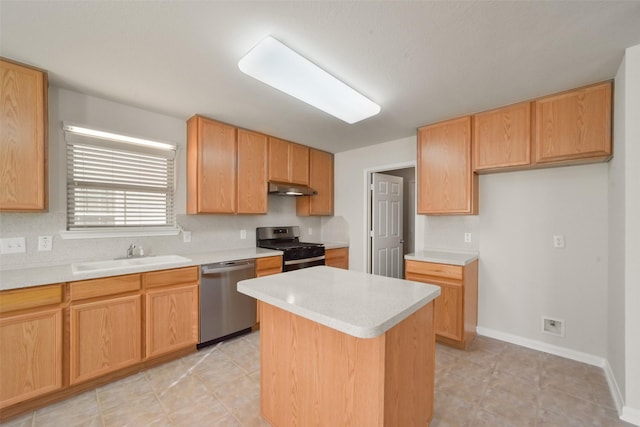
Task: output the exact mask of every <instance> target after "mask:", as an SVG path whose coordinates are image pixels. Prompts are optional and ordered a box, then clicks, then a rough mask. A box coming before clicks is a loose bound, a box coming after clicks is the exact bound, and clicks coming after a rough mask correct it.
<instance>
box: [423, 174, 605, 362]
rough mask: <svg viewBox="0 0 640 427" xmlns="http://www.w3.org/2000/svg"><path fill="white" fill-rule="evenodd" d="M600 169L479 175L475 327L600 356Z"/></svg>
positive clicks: (602, 235) (602, 351)
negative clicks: (556, 323) (545, 328)
mask: <svg viewBox="0 0 640 427" xmlns="http://www.w3.org/2000/svg"><path fill="white" fill-rule="evenodd" d="M607 169H608V166H607V164H606V163H601V164H594V165H583V166H570V167H559V168H552V169H540V170H533V171H521V172H508V173H500V174H492V175H483V176H481V177H480V222H479V234H480V270H479V301H478V326H479V327H481V328H484V329H488V330H490V331H496V332H499V333H501V334H510V335H513V336H517V337H519V338H521V339H525V340H533V341H537V342H542V343H547V344H550V345H555V346H559V347H564V348H568V349H571V350H573V351H576V352H580V353H585V354H586V355H592V356H598V357H601V358H604V356H605V355H606V320H607V318H606V301H607V256H608V253H607ZM554 235H564V236H565V243H566V247H565V248H564V249H556V248H554V247H553V236H554ZM425 239H427V240H428V237H425ZM543 315H545V316H550V317H552V318H560V319H563V320H564V321H565V337H564V338H560V337H556V336H552V335H548V334H543V333H542V332H541V329H542V328H541V324H542V320H541V318H542V316H543Z"/></svg>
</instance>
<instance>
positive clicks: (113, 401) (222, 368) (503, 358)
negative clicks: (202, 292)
mask: <svg viewBox="0 0 640 427" xmlns="http://www.w3.org/2000/svg"><path fill="white" fill-rule="evenodd" d="M259 347H260V334H259V333H251V334H249V335H245V336H243V337H238V338H235V339H232V340H229V341H227V342H224V343H220V344H217V345H213V346H210V347H207V348H204V349H202V350H200V351H198V352H196V353H193V354H190V355H188V356H186V357H184V358H182V359H180V360H177V361H173V362H169V363H166V364H164V365H161V366H157V367H154V368H152V369H149V370H147V371H145V372H143V373H140V374H137V375H134V376H131V377H128V378H125V379H123V380H120V381H118V382H115V383H112V384H108V385H106V386H103V387H100V388H98V389H96V390H93V391H90V392H86V393H83V394H81V395H79V396H76V397H73V398H70V399H67V400H65V401H62V402H59V403H56V404H53V405H50V406H48V407H45V408H42V409H40V410H38V411H35V412H33V413H30V414H26V415H24V416H21V417H18V418H16V419H14V420H11V421H9V422H5V423H2V427H33V426H36V427H40V426H47V427H50V426H53V427H58V426H59V427H74V426H83V427H84V426H87V427H94V426H95V427H116V426H117V427H123V426H136V427H137V426H160V427H164V426H171V427H181V426H188V427H191V426H201V425H203V426H204V425H206V426H221V427H254V426H256V427H263V426H268V423H266V421H264V420H263V419H262V418H261V417H260V364H259V361H260V358H259ZM435 383H436V389H435V401H434V416H433V420H432V423H431V427H454V426H455V427H465V426H469V427H479V426H492V427H502V426H518V427H520V426H530V425H531V426H537V427H549V426H558V427H560V426H562V427H573V426H576V427H578V426H579V427H583V426H606V427H618V426H620V427H623V426H629V424H627V423H624V422H622V421H620V420H619V418H618V414H617V412H616V410H615V407H614V404H613V399H612V398H611V393H610V391H609V388H608V385H607V382H606V377H605V376H604V372H603V370H602V369H600V368H598V367H595V366H591V365H586V364H584V363H579V362H575V361H572V360H568V359H564V358H561V357H558V356H554V355H550V354H546V353H541V352H537V351H534V350H531V349H528V348H524V347H519V346H516V345H513V344H509V343H505V342H501V341H498V340H494V339H491V338H486V337H477V338H476V340H475V341H474V342H473V343H471V345H470V346H469V350H468V351H463V350H458V349H454V348H450V347H446V346H444V345H442V344H437V345H436V372H435Z"/></svg>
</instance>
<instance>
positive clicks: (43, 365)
mask: <svg viewBox="0 0 640 427" xmlns="http://www.w3.org/2000/svg"><path fill="white" fill-rule="evenodd" d="M0 360H1V361H2V362H1V363H0V408H4V407H7V406H9V405H12V404H14V403H18V402H22V401H25V400H28V399H31V398H34V397H36V396H39V395H41V394H44V393H48V392H51V391H54V390H57V389H60V388H61V387H62V309H60V308H55V309H50V310H43V311H38V312H34V313H28V314H20V315H15V316H9V317H5V318H3V319H0Z"/></svg>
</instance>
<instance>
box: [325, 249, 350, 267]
mask: <svg viewBox="0 0 640 427" xmlns="http://www.w3.org/2000/svg"><path fill="white" fill-rule="evenodd" d="M324 256H325V260H324V261H325V265H328V266H329V267H337V268H344V269H345V270H348V269H349V248H335V249H327V250H326V251H325V254H324Z"/></svg>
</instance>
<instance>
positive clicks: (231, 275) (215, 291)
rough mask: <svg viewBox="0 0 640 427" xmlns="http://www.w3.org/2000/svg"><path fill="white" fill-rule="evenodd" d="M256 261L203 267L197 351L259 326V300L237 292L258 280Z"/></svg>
mask: <svg viewBox="0 0 640 427" xmlns="http://www.w3.org/2000/svg"><path fill="white" fill-rule="evenodd" d="M255 272H256V265H255V260H253V259H250V260H241V261H230V262H219V263H215V264H206V265H202V266H200V337H199V340H198V348H202V347H205V346H207V345H209V344H213V343H215V342H218V341H221V340H222V339H223V338H228V337H230V336H234V335H239V334H240V333H244V332H248V331H249V330H250V329H251V327H252V326H253V325H254V324H255V323H256V300H255V299H254V298H251V297H249V296H247V295H244V294H241V293H240V292H238V291H237V289H236V284H237V283H238V282H239V281H240V280H244V279H252V278H254V277H256V273H255Z"/></svg>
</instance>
